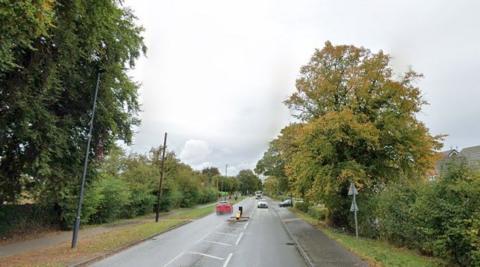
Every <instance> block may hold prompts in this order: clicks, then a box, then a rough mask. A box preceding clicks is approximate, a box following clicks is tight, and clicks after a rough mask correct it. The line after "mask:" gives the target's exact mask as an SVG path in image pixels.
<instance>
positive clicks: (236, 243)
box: [235, 232, 243, 246]
mask: <svg viewBox="0 0 480 267" xmlns="http://www.w3.org/2000/svg"><path fill="white" fill-rule="evenodd" d="M242 237H243V232H241V233H240V235H239V236H238V238H237V242H235V246H238V243H240V240H241V239H242Z"/></svg>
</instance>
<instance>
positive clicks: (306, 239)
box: [275, 203, 368, 267]
mask: <svg viewBox="0 0 480 267" xmlns="http://www.w3.org/2000/svg"><path fill="white" fill-rule="evenodd" d="M275 205H278V203H275ZM275 209H276V211H277V213H278V215H279V217H280V219H281V220H282V222H283V224H284V226H285V228H286V230H287V232H289V234H290V235H291V236H292V238H293V239H294V240H295V241H296V243H297V246H298V247H299V250H300V253H301V254H303V256H304V257H305V258H306V260H307V263H308V264H309V265H310V266H326V267H330V266H332V267H333V266H342V267H343V266H345V267H347V266H362V267H363V266H368V264H367V263H366V262H364V261H362V260H361V259H360V258H359V257H358V256H357V255H355V254H353V253H352V252H350V251H348V250H347V249H345V248H344V247H342V246H341V245H340V244H338V243H337V242H336V241H334V240H332V239H330V238H329V237H328V236H327V235H325V234H324V233H323V232H322V231H321V230H318V229H317V228H315V227H313V226H312V225H311V224H309V223H307V222H305V221H303V220H302V219H300V218H298V217H297V216H296V215H295V214H293V213H292V212H290V211H289V210H288V209H287V208H277V207H275Z"/></svg>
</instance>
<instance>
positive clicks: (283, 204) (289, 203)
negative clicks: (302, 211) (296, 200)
mask: <svg viewBox="0 0 480 267" xmlns="http://www.w3.org/2000/svg"><path fill="white" fill-rule="evenodd" d="M278 206H280V207H292V206H293V205H292V200H291V199H285V200H284V201H282V202H280V203H279V204H278Z"/></svg>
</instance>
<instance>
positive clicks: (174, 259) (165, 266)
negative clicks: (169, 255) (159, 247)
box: [163, 252, 185, 267]
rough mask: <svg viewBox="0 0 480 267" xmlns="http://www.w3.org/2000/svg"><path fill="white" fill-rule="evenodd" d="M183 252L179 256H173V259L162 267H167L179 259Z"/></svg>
mask: <svg viewBox="0 0 480 267" xmlns="http://www.w3.org/2000/svg"><path fill="white" fill-rule="evenodd" d="M184 253H185V252H182V253H180V254H178V255H177V256H175V258H173V259H171V260H170V261H169V262H167V264H165V265H163V267H167V266H168V265H170V264H171V263H172V262H174V261H176V260H177V259H178V258H180V257H181V256H182V255H183V254H184Z"/></svg>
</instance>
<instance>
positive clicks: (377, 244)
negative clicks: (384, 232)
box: [290, 208, 446, 267]
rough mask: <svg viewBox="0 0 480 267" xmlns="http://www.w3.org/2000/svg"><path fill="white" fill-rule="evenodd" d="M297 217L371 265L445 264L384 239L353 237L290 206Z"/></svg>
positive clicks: (421, 265) (422, 265) (419, 265)
mask: <svg viewBox="0 0 480 267" xmlns="http://www.w3.org/2000/svg"><path fill="white" fill-rule="evenodd" d="M290 210H291V211H292V212H294V213H295V214H296V215H297V216H298V217H300V218H301V219H303V220H305V221H306V222H308V223H310V224H312V225H313V226H315V227H317V228H320V229H321V230H322V231H323V232H324V233H325V234H326V235H328V236H329V237H330V238H331V239H333V240H335V241H337V242H338V243H340V244H341V245H342V246H344V247H345V248H347V249H348V250H350V251H352V252H353V253H355V254H357V255H358V256H360V257H361V258H362V259H364V260H366V261H367V262H369V263H370V265H372V266H386V267H390V266H392V267H394V266H395V267H396V266H402V267H403V266H415V267H417V266H418V267H427V266H445V265H446V264H445V262H443V261H442V260H440V259H437V258H431V257H425V256H422V255H420V254H418V253H417V252H416V251H412V250H408V249H405V248H398V247H395V246H393V245H391V244H389V243H387V242H385V241H380V240H375V239H368V238H358V239H357V238H355V236H352V235H349V234H346V233H342V232H339V231H336V230H335V229H332V228H329V227H327V226H325V225H324V224H323V223H322V222H319V221H318V220H317V219H315V218H313V217H311V216H310V215H308V214H307V213H304V212H302V211H300V210H298V209H295V208H291V209H290Z"/></svg>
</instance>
